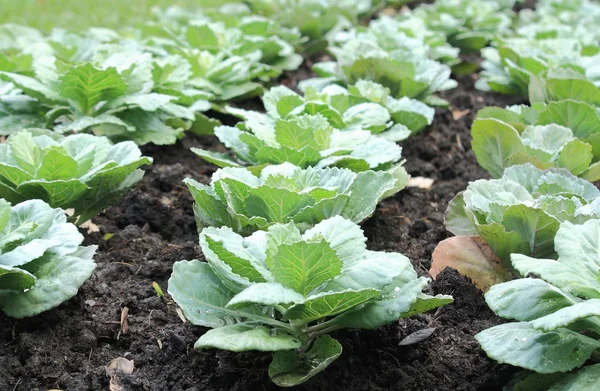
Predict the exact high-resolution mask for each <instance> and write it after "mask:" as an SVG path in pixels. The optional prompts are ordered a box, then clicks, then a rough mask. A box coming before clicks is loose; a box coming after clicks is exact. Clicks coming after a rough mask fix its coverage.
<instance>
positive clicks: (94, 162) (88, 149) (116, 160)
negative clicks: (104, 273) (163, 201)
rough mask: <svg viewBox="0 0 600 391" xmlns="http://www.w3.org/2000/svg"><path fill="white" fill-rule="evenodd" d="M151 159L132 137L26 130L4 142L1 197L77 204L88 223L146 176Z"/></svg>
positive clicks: (78, 214) (0, 150) (0, 148)
mask: <svg viewBox="0 0 600 391" xmlns="http://www.w3.org/2000/svg"><path fill="white" fill-rule="evenodd" d="M151 163H152V158H149V157H145V156H142V153H141V152H140V149H139V148H138V147H137V145H135V143H133V142H131V141H124V142H121V143H118V144H115V145H112V144H111V143H110V141H109V140H108V139H107V138H105V137H97V136H93V135H89V134H76V135H72V136H67V137H62V136H59V135H56V134H55V133H52V132H41V134H39V135H34V134H32V133H31V132H30V131H25V130H24V131H21V132H19V133H16V134H14V135H12V136H10V137H8V139H7V141H6V143H4V144H0V197H2V198H5V199H7V200H9V201H10V202H12V203H17V202H21V201H24V200H30V199H41V200H43V201H45V202H47V203H48V204H50V206H52V207H53V208H54V207H59V208H63V209H74V214H73V218H77V219H78V222H79V223H83V222H85V221H87V220H89V219H90V218H92V217H94V216H96V215H97V214H98V213H100V212H102V211H103V210H104V209H105V208H107V207H108V206H110V205H111V204H112V203H114V202H115V201H117V200H119V199H120V198H121V197H122V196H123V194H125V193H126V192H127V191H128V190H129V188H131V186H133V185H134V184H135V183H137V182H138V181H140V180H141V179H142V177H143V176H144V171H142V170H141V169H139V167H141V166H143V165H148V164H151Z"/></svg>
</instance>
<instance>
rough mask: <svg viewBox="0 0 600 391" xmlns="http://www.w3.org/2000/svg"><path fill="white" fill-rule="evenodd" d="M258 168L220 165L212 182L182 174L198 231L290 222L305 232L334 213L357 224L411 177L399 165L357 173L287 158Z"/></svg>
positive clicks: (245, 229) (247, 229)
mask: <svg viewBox="0 0 600 391" xmlns="http://www.w3.org/2000/svg"><path fill="white" fill-rule="evenodd" d="M259 168H261V170H260V173H256V174H254V173H252V172H251V171H249V170H248V169H246V168H240V167H225V168H221V169H219V170H217V171H216V172H215V173H214V174H213V176H212V178H211V183H210V185H205V184H201V183H199V182H197V181H195V180H194V179H191V178H187V179H185V181H184V182H185V184H186V185H187V187H188V189H189V190H190V192H191V193H192V197H193V198H194V201H195V203H194V214H195V216H196V224H197V225H198V229H199V230H201V229H202V228H204V227H222V226H226V227H230V228H232V229H233V230H234V231H235V232H238V233H246V234H249V233H252V232H253V231H256V230H264V229H267V228H268V227H269V226H270V225H273V224H276V223H288V222H294V223H295V224H296V225H297V226H298V228H300V229H301V230H302V231H305V230H306V229H308V228H310V227H312V226H314V225H315V224H317V223H319V222H320V221H322V220H325V219H327V218H329V217H333V216H342V217H344V218H346V219H348V220H351V221H353V222H355V223H359V222H361V221H363V220H364V219H365V218H367V217H368V216H370V215H371V214H372V213H373V212H374V211H375V207H376V206H377V203H378V202H379V201H380V200H382V199H384V198H386V197H390V196H392V195H394V194H396V193H397V192H398V191H400V190H401V189H403V188H405V187H406V185H407V184H408V179H409V176H408V174H407V173H406V170H404V168H403V167H402V166H396V167H395V169H394V170H387V171H362V172H358V173H356V172H353V171H351V170H348V169H345V168H336V167H334V168H313V167H309V168H307V169H301V168H300V167H297V166H295V165H293V164H291V163H283V164H279V165H273V166H266V167H264V168H262V167H259ZM255 171H256V170H255Z"/></svg>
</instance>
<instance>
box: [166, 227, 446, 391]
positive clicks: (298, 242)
mask: <svg viewBox="0 0 600 391" xmlns="http://www.w3.org/2000/svg"><path fill="white" fill-rule="evenodd" d="M365 242H366V238H365V237H364V235H363V232H362V230H361V229H360V227H359V226H358V225H356V224H355V223H353V222H351V221H350V220H346V219H344V218H342V217H339V216H337V217H333V218H330V219H327V220H324V221H321V222H320V223H318V224H316V225H315V226H314V227H313V228H311V229H309V230H308V231H306V232H304V233H303V234H302V233H301V231H300V230H299V229H298V228H297V227H296V226H295V225H294V224H293V223H291V222H290V223H287V224H274V225H272V226H271V227H269V229H268V230H267V231H257V232H255V233H253V234H252V235H251V236H249V237H246V238H244V237H242V236H240V235H238V234H236V233H235V232H233V231H232V230H231V229H230V228H227V227H222V228H213V227H211V228H206V229H204V230H203V231H202V233H201V234H200V244H201V246H202V251H203V253H204V255H205V257H206V260H207V263H204V262H200V261H198V260H193V261H180V262H176V263H175V265H174V267H173V274H172V275H171V278H170V280H169V293H170V294H171V296H172V297H173V299H174V300H175V301H176V302H177V304H178V305H179V306H180V307H181V309H182V310H183V313H184V315H185V316H186V317H187V319H188V320H189V321H190V322H191V323H193V324H196V325H200V326H204V327H210V328H212V330H209V331H208V332H206V333H205V334H204V335H202V336H201V337H200V338H199V339H198V341H197V342H196V344H195V345H194V348H195V349H198V350H200V349H206V348H217V349H224V350H231V351H234V352H241V351H247V350H260V351H270V352H273V361H272V362H271V365H270V367H269V376H270V377H271V379H272V380H273V382H274V383H276V384H277V385H279V386H283V387H290V386H294V385H297V384H300V383H303V382H305V381H307V380H308V379H310V378H311V377H313V376H315V375H316V374H318V373H319V372H321V371H323V370H324V369H325V368H326V367H327V366H328V365H329V364H331V362H333V361H334V360H335V359H336V358H337V357H338V356H339V355H340V354H341V353H342V346H341V345H340V343H339V342H337V341H336V340H335V339H333V338H332V337H330V336H329V335H328V334H330V333H332V332H334V331H336V330H339V329H342V328H347V327H348V328H362V329H377V328H379V327H381V326H384V325H386V324H389V323H392V322H394V321H397V320H398V318H402V317H408V316H410V315H414V314H418V313H421V312H425V311H428V310H431V309H434V308H436V307H439V306H442V305H445V304H447V303H451V302H452V297H451V296H445V295H438V296H435V297H434V296H429V295H425V294H423V293H422V290H423V289H424V288H425V287H426V286H427V283H428V279H427V278H424V277H417V273H416V272H415V271H414V269H413V267H412V265H411V263H410V261H409V260H408V258H406V257H405V256H404V255H402V254H399V253H386V252H376V251H369V250H367V249H366V244H365Z"/></svg>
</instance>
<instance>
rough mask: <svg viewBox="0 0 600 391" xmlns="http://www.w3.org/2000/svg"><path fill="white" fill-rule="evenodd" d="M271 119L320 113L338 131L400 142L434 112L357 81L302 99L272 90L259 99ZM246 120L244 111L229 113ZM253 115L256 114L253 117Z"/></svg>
mask: <svg viewBox="0 0 600 391" xmlns="http://www.w3.org/2000/svg"><path fill="white" fill-rule="evenodd" d="M262 101H263V104H264V106H265V109H266V111H267V113H266V115H268V116H269V117H271V118H272V119H289V118H291V117H295V116H298V115H302V114H313V115H314V114H320V115H322V116H324V117H325V118H326V119H327V121H328V122H329V124H330V125H331V126H333V127H334V128H336V129H339V130H344V131H345V130H368V131H370V132H371V133H373V134H375V135H377V136H380V137H383V138H385V139H387V140H390V141H401V140H403V139H405V138H406V137H408V136H409V135H413V134H416V133H418V132H420V131H421V130H423V129H424V128H425V127H426V126H428V125H431V123H432V122H433V116H434V114H435V111H434V109H432V108H431V107H429V106H427V105H426V104H424V103H422V102H420V101H418V100H416V99H410V98H407V97H403V98H401V99H395V98H393V97H391V96H390V90H389V88H386V87H384V86H382V85H381V84H378V83H375V82H372V81H368V80H359V81H357V82H356V83H355V84H353V85H350V86H348V87H347V88H344V87H341V86H339V85H335V84H333V85H330V86H327V87H325V88H324V89H323V90H321V91H316V90H315V89H313V88H310V87H309V88H307V89H306V90H305V91H304V96H302V95H299V94H297V93H296V92H294V91H292V90H291V89H289V88H287V87H285V86H277V87H273V88H271V89H270V90H269V91H267V92H266V93H265V94H264V95H263V97H262ZM228 112H229V113H230V114H234V115H238V116H239V117H241V118H244V119H248V115H247V114H246V112H245V111H244V110H240V109H232V108H230V109H229V110H228ZM252 115H254V116H256V114H254V113H253V114H252Z"/></svg>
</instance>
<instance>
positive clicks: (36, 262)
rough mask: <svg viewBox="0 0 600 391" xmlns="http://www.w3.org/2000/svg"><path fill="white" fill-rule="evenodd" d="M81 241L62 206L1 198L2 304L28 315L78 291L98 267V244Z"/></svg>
mask: <svg viewBox="0 0 600 391" xmlns="http://www.w3.org/2000/svg"><path fill="white" fill-rule="evenodd" d="M82 242H83V235H81V234H80V233H79V231H78V230H77V227H76V226H74V225H73V224H70V223H67V217H66V215H65V213H64V211H63V210H61V209H58V208H57V209H52V208H51V207H50V206H49V205H48V204H46V203H45V202H43V201H41V200H30V201H25V202H22V203H20V204H17V205H14V206H11V204H10V203H9V202H7V201H6V200H4V199H0V309H1V310H2V311H4V312H5V313H6V314H7V315H8V316H12V317H15V318H24V317H27V316H34V315H37V314H39V313H42V312H44V311H47V310H49V309H51V308H54V307H56V306H58V305H59V304H61V303H63V302H65V301H67V300H69V299H70V298H72V297H73V296H75V295H76V294H77V290H78V289H79V287H80V286H81V285H82V284H83V283H84V282H85V281H86V280H87V279H88V278H89V277H90V276H91V275H92V272H93V271H94V269H95V267H96V264H95V263H94V260H93V259H92V257H93V256H94V253H95V252H96V246H87V247H81V246H80V245H81V243H82Z"/></svg>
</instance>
